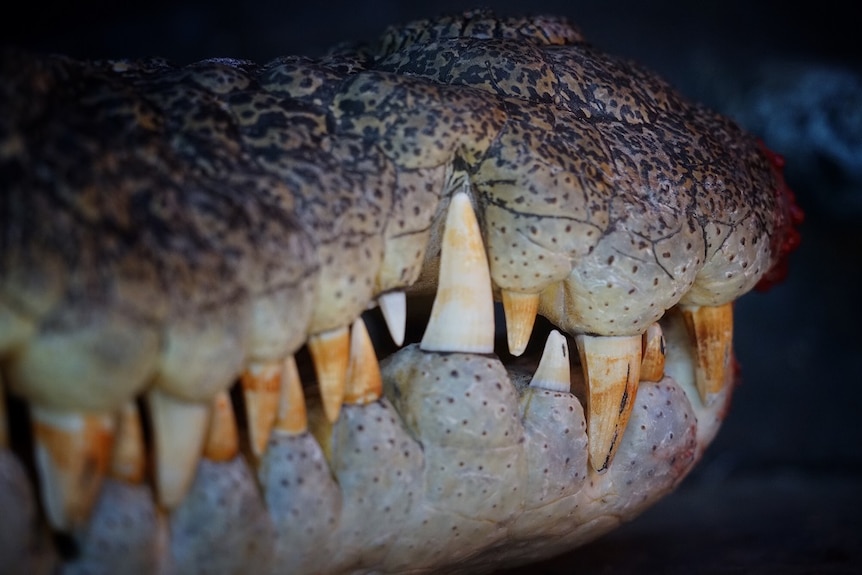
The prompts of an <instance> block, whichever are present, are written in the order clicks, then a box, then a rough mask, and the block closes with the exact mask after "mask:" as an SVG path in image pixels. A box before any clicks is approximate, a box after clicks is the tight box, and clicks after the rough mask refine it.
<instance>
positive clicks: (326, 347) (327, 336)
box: [308, 326, 350, 421]
mask: <svg viewBox="0 0 862 575" xmlns="http://www.w3.org/2000/svg"><path fill="white" fill-rule="evenodd" d="M308 351H309V352H311V359H312V360H313V361H314V370H315V372H316V373H317V385H318V386H320V397H321V399H322V400H323V411H324V412H325V413H326V418H327V419H328V420H329V421H335V420H336V419H338V412H339V411H340V410H341V403H342V401H343V400H344V383H345V379H346V378H347V364H348V362H349V361H350V330H349V329H348V328H347V326H345V327H340V328H336V329H333V330H330V331H326V332H323V333H319V334H316V335H313V336H311V337H310V338H308Z"/></svg>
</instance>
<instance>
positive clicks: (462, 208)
mask: <svg viewBox="0 0 862 575" xmlns="http://www.w3.org/2000/svg"><path fill="white" fill-rule="evenodd" d="M419 347H420V348H421V349H423V350H425V351H454V352H466V353H491V352H492V351H494V301H493V299H492V295H491V276H490V272H489V271H488V258H487V256H486V255H485V247H484V245H483V243H482V234H481V232H480V230H479V223H478V221H477V220H476V214H475V212H473V206H472V205H471V204H470V199H469V198H468V197H467V194H466V193H464V192H458V193H456V194H454V195H453V196H452V201H451V202H450V204H449V211H448V213H447V214H446V227H445V229H444V231H443V240H442V242H441V254H440V276H439V279H438V282H437V295H436V296H435V298H434V304H433V306H432V308H431V318H430V320H429V321H428V326H427V327H426V328H425V334H424V335H423V336H422V342H421V343H420V345H419Z"/></svg>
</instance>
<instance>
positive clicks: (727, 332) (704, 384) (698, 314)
mask: <svg viewBox="0 0 862 575" xmlns="http://www.w3.org/2000/svg"><path fill="white" fill-rule="evenodd" d="M682 315H683V317H684V318H685V325H686V328H687V329H688V334H689V336H690V337H691V340H692V347H694V352H695V356H696V358H697V363H696V367H695V370H694V375H695V378H694V379H695V382H696V383H697V391H698V393H699V394H700V398H701V400H702V401H703V403H704V404H707V405H708V404H709V403H710V402H711V400H712V399H713V398H714V396H715V395H716V394H717V393H718V392H720V391H721V390H722V389H723V388H724V386H725V384H726V383H727V379H728V378H729V377H730V375H731V371H730V364H731V360H732V357H733V303H727V304H724V305H721V306H715V307H713V306H700V307H698V306H682Z"/></svg>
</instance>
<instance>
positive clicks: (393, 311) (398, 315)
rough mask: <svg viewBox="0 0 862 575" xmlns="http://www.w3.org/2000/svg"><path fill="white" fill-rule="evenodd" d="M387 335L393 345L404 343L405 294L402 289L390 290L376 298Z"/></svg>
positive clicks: (405, 323)
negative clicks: (387, 330) (384, 321)
mask: <svg viewBox="0 0 862 575" xmlns="http://www.w3.org/2000/svg"><path fill="white" fill-rule="evenodd" d="M377 302H378V303H379V304H380V311H381V312H383V319H384V320H386V327H388V328H389V335H391V336H392V341H394V342H395V345H397V346H399V347H400V346H402V345H404V331H405V329H406V327H407V294H405V293H404V292H403V291H391V292H387V293H385V294H382V295H381V296H380V297H378V298H377Z"/></svg>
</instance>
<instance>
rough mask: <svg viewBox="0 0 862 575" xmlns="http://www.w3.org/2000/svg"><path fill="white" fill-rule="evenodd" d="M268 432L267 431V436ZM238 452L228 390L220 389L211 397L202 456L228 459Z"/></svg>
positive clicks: (211, 459) (237, 441)
mask: <svg viewBox="0 0 862 575" xmlns="http://www.w3.org/2000/svg"><path fill="white" fill-rule="evenodd" d="M268 435H269V434H268V433H267V436H268ZM237 453H239V432H238V431H237V428H236V416H235V415H234V413H233V404H232V403H231V401H230V395H229V394H228V392H227V391H226V390H225V391H220V392H218V393H217V394H216V396H215V398H214V399H213V406H212V415H211V416H210V424H209V430H208V431H207V440H206V444H205V445H204V457H206V458H207V459H209V460H210V461H222V462H223V461H230V460H231V459H233V458H234V457H236V454H237Z"/></svg>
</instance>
